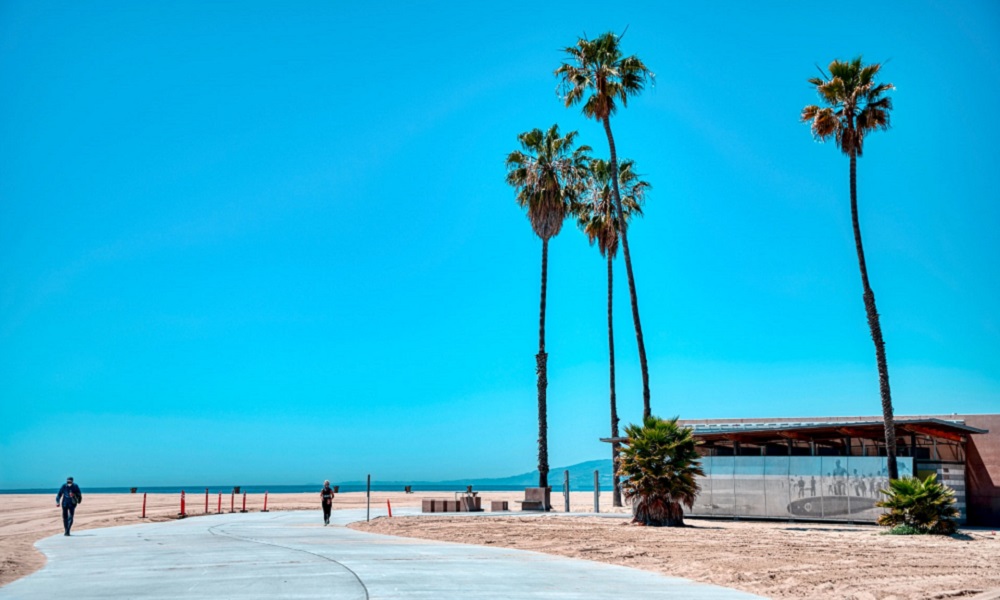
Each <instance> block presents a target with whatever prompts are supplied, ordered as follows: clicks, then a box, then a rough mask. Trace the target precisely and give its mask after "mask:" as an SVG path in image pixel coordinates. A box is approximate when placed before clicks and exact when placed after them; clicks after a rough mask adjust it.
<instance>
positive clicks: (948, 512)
mask: <svg viewBox="0 0 1000 600" xmlns="http://www.w3.org/2000/svg"><path fill="white" fill-rule="evenodd" d="M882 493H883V494H884V495H885V496H886V498H885V500H881V501H879V502H878V503H876V506H881V507H882V508H887V509H889V512H887V513H885V514H883V515H881V516H880V517H879V518H878V524H879V525H883V526H887V527H892V528H893V529H892V530H890V533H897V532H896V529H897V528H898V527H899V526H906V527H909V528H911V529H913V530H915V531H916V532H918V533H937V534H942V535H949V534H952V533H955V528H956V526H957V524H956V522H955V519H956V518H957V517H958V509H957V508H955V492H954V491H952V490H951V489H950V488H948V487H947V486H945V485H944V484H941V483H938V482H937V481H936V476H935V475H928V476H927V478H926V479H919V478H917V477H904V478H902V479H894V480H892V481H890V482H889V489H888V490H882ZM898 533H900V534H903V533H904V531H899V532H898Z"/></svg>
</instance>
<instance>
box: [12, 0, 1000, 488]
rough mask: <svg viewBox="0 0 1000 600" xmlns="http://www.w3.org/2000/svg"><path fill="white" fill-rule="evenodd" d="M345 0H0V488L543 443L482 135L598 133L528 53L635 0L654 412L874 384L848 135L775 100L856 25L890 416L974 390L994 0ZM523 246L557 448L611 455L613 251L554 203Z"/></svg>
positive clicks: (629, 114) (993, 126) (986, 229)
mask: <svg viewBox="0 0 1000 600" xmlns="http://www.w3.org/2000/svg"><path fill="white" fill-rule="evenodd" d="M337 4H340V3H330V2H316V3H310V2H295V3H265V2H260V3H255V2H174V3H135V2H65V3H61V2H21V1H11V0H4V1H0V87H2V89H3V90H4V92H3V94H0V488H16V487H34V486H47V485H56V484H58V483H59V481H60V479H62V478H63V477H65V476H66V474H67V473H72V474H74V475H75V476H76V477H77V480H78V481H79V482H80V483H81V484H84V485H90V486H103V485H108V486H113V485H144V486H145V485H174V484H189V485H190V484H195V485H216V484H240V483H242V484H244V485H246V484H251V483H275V484H277V483H303V482H309V481H322V480H323V479H325V478H329V479H331V480H337V481H349V480H358V479H363V478H364V475H365V474H366V473H369V472H370V473H372V475H373V477H374V478H376V479H382V480H388V479H397V480H420V479H450V478H461V477H477V476H502V475H508V474H512V473H517V472H523V471H528V470H530V469H532V468H534V466H535V464H536V444H535V438H536V435H537V430H536V424H535V418H536V396H535V375H534V354H535V352H536V349H537V319H538V294H539V269H540V249H541V243H540V241H539V240H538V239H537V238H535V237H534V234H533V233H532V231H531V228H530V226H529V224H528V222H527V220H526V219H525V217H524V215H523V213H522V212H521V211H520V209H519V208H518V207H517V206H516V204H515V202H514V193H513V191H512V190H511V189H510V188H509V187H508V186H506V184H505V183H504V166H503V161H504V157H505V156H506V154H507V153H508V152H509V151H511V150H513V149H515V148H516V146H517V142H516V136H517V134H518V133H520V132H522V131H525V130H528V129H531V128H534V127H548V126H550V125H551V124H553V123H559V124H560V126H561V128H562V129H563V130H572V129H575V130H578V131H579V132H580V137H581V140H582V141H583V142H585V143H588V144H590V145H591V146H593V147H594V149H595V154H596V155H598V156H604V155H605V154H606V152H607V145H606V139H605V138H604V136H603V131H602V128H601V127H600V126H599V125H598V124H596V123H594V122H592V121H587V120H585V119H584V118H583V117H582V116H581V115H580V113H579V110H578V109H575V108H574V109H566V108H564V107H563V106H562V103H561V102H560V100H559V99H558V97H557V96H556V93H555V88H556V80H555V78H554V77H553V75H552V71H553V70H554V69H555V68H556V67H558V66H559V64H560V61H561V60H562V54H561V51H560V48H562V47H564V46H568V45H571V44H572V43H574V42H575V40H576V39H577V37H578V36H581V35H584V34H588V35H591V36H594V35H598V34H600V33H602V32H604V31H607V30H613V31H619V32H620V31H624V30H625V28H626V27H628V31H627V33H626V35H625V38H624V40H623V45H624V48H625V50H626V51H627V52H632V53H636V54H639V55H640V56H641V57H642V58H643V59H644V60H645V61H646V63H647V64H648V65H649V67H650V68H651V69H652V70H653V71H654V72H655V73H656V84H655V86H654V87H652V88H650V89H649V90H647V91H646V93H644V94H643V95H642V96H640V97H638V98H636V99H634V100H633V101H632V102H630V104H629V107H628V109H627V110H625V111H622V112H620V113H619V114H618V115H617V116H616V117H615V118H614V120H613V123H612V126H613V128H614V131H615V134H616V141H617V143H618V150H619V155H620V156H624V157H630V158H633V159H635V161H636V163H637V167H638V170H639V171H640V172H641V173H643V174H644V175H645V177H646V179H647V180H648V181H649V182H650V183H652V185H653V190H652V191H651V193H650V194H649V197H648V202H647V206H646V210H645V218H644V219H642V220H641V221H639V222H637V223H636V224H635V225H634V226H633V228H632V230H631V233H630V242H631V246H632V252H633V259H634V267H635V272H636V279H637V285H638V291H639V303H640V310H641V314H642V320H643V328H644V331H645V336H646V347H647V351H648V354H649V365H650V371H651V374H650V379H651V388H652V406H653V411H654V413H657V414H660V415H663V416H672V415H676V414H679V415H681V416H682V417H684V418H699V417H705V418H708V417H751V416H755V417H756V416H822V415H855V414H878V412H879V397H878V385H877V374H876V370H875V362H874V352H873V348H872V344H871V340H870V338H869V335H868V328H867V324H866V321H865V315H864V308H863V305H862V302H861V285H860V278H859V275H858V270H857V260H856V256H855V254H854V247H853V238H852V233H851V227H850V212H849V196H848V164H847V159H846V158H845V157H844V156H843V155H842V154H840V152H839V151H838V150H837V149H836V148H835V147H834V146H833V145H832V144H819V143H816V142H814V141H813V140H812V139H811V138H810V134H809V130H808V127H807V126H806V125H803V124H801V123H799V122H798V115H799V111H800V110H801V108H802V107H803V106H804V105H806V104H812V103H814V102H816V96H815V94H814V92H813V91H812V90H811V89H810V87H809V85H808V84H807V83H806V79H807V78H809V77H812V76H814V75H816V74H817V71H816V65H820V66H825V65H827V64H828V63H829V62H830V61H831V60H833V59H835V58H842V59H847V58H851V57H853V56H856V55H858V54H863V55H864V57H865V60H866V61H880V62H885V63H886V65H885V68H884V70H883V74H884V77H883V79H884V80H885V81H890V82H892V83H894V84H895V85H896V86H897V90H896V91H895V92H894V93H893V99H894V103H895V107H896V108H895V111H894V112H893V128H892V129H891V130H890V131H889V132H887V133H876V134H874V135H873V136H872V137H871V138H869V140H868V141H867V143H866V146H865V156H864V157H863V158H862V159H861V160H860V161H859V167H858V172H859V175H858V177H859V182H858V188H859V201H860V212H861V220H862V223H861V224H862V231H863V235H864V241H865V244H866V247H865V249H866V253H867V259H868V267H869V271H870V276H871V280H872V285H873V288H874V290H875V293H876V298H877V301H878V306H879V310H880V312H881V315H882V327H883V331H884V334H885V339H886V346H887V353H888V359H889V369H890V378H891V383H892V389H893V401H894V403H895V407H896V412H897V414H918V413H950V412H957V413H963V412H967V413H981V412H998V411H1000V352H998V351H997V349H998V348H1000V321H998V316H997V315H998V313H1000V310H998V309H1000V282H998V278H997V266H996V265H997V263H998V259H1000V242H998V238H997V235H996V229H997V226H998V225H1000V202H998V201H997V200H998V199H1000V198H998V192H997V191H996V190H997V188H996V183H995V176H996V172H997V167H998V164H1000V161H998V158H1000V151H998V146H997V144H996V140H997V139H1000V121H997V120H996V119H993V118H991V117H990V116H989V115H990V111H991V110H992V109H990V107H991V106H993V105H994V104H995V99H996V98H997V97H998V96H1000V90H998V86H1000V83H998V82H1000V5H998V4H997V3H995V2H987V1H982V2H962V3H949V2H907V3H902V2H888V3H884V2H875V3H871V2H865V3H854V4H852V5H848V8H849V10H846V11H844V12H845V14H848V15H851V14H857V15H858V16H857V18H853V19H851V21H850V22H849V23H848V22H846V21H838V20H837V14H836V12H834V11H830V9H829V7H828V6H825V5H819V4H814V5H803V4H801V3H779V2H769V3H745V2H731V3H730V2H715V3H709V4H706V3H680V2H652V3H643V2H634V3H629V5H628V6H627V7H618V8H616V9H615V11H613V13H612V14H610V15H606V14H605V13H607V12H608V11H606V10H603V9H601V8H600V7H601V6H602V5H601V4H600V3H587V2H575V3H551V4H549V3H521V4H510V3H505V4H493V5H486V4H479V3H472V4H468V3H443V2H439V3H402V2H401V3H356V4H358V6H338V5H337ZM361 4H364V5H365V6H360V5H361ZM549 259H550V263H549V266H550V269H549V277H550V279H549V304H548V306H549V313H548V328H547V334H548V335H547V347H548V351H549V403H550V404H549V422H550V436H549V440H550V448H549V451H550V457H551V463H552V465H553V466H558V465H564V464H570V463H574V462H578V461H582V460H589V459H593V458H599V457H604V456H605V454H606V453H607V447H606V445H604V444H601V443H600V442H598V441H597V440H598V438H599V437H601V436H605V435H607V434H608V432H609V427H610V426H609V424H608V408H607V383H606V377H607V375H606V372H607V349H606V343H607V335H606V330H605V310H606V306H605V300H606V296H605V294H606V290H605V284H606V282H605V278H604V277H605V273H604V269H603V262H602V259H601V258H600V256H599V255H598V253H597V252H596V250H594V249H593V248H591V247H589V246H588V245H587V243H586V240H585V238H584V236H583V235H582V234H581V233H580V232H579V231H577V230H576V229H575V228H574V227H572V226H571V225H570V224H567V227H565V228H564V230H563V232H562V233H561V234H560V235H559V236H558V237H557V238H555V239H554V240H553V242H552V243H551V244H550V257H549ZM618 268H619V271H618V283H619V284H621V285H620V286H619V287H618V289H617V290H616V294H617V296H616V302H617V307H616V308H617V310H616V319H617V321H616V327H617V330H616V334H617V335H616V345H617V349H618V372H619V377H618V381H619V385H618V394H619V402H620V412H621V416H622V418H623V421H625V422H631V421H634V420H636V419H638V418H639V417H640V416H641V383H640V380H639V371H638V360H637V356H636V350H635V339H634V335H633V332H632V325H631V317H630V312H629V309H628V301H627V298H628V297H627V289H626V287H625V285H624V284H625V278H624V269H623V268H621V265H620V264H619V265H618Z"/></svg>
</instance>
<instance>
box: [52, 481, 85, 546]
mask: <svg viewBox="0 0 1000 600" xmlns="http://www.w3.org/2000/svg"><path fill="white" fill-rule="evenodd" d="M60 500H61V502H60ZM81 502H83V494H82V493H80V486H78V485H76V484H75V483H73V478H72V477H67V478H66V483H65V484H63V486H62V487H61V488H59V493H58V494H56V506H62V515H63V529H65V530H66V533H64V534H63V535H69V530H70V528H71V527H73V513H75V512H76V505H77V504H79V503H81Z"/></svg>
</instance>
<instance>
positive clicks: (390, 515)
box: [385, 498, 392, 518]
mask: <svg viewBox="0 0 1000 600" xmlns="http://www.w3.org/2000/svg"><path fill="white" fill-rule="evenodd" d="M385 505H386V506H387V507H389V517H390V518H392V504H390V503H389V499H388V498H387V499H386V501H385Z"/></svg>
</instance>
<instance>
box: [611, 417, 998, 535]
mask: <svg viewBox="0 0 1000 600" xmlns="http://www.w3.org/2000/svg"><path fill="white" fill-rule="evenodd" d="M681 423H682V424H683V425H686V426H689V427H691V428H692V429H693V430H694V434H695V437H697V438H698V439H699V440H700V441H701V442H702V445H701V446H700V451H701V453H702V454H703V456H704V459H703V464H702V467H703V469H704V470H705V477H703V478H700V480H699V483H700V485H701V493H700V494H699V495H698V499H697V501H696V502H695V505H694V508H693V510H692V511H691V512H690V514H691V515H692V516H706V517H735V518H740V517H745V518H774V519H803V520H833V521H854V522H873V521H875V520H876V519H877V518H878V515H879V514H880V513H881V512H882V509H880V508H877V507H876V506H875V502H876V501H878V500H879V493H878V490H880V489H883V488H884V487H885V486H886V484H887V479H888V478H887V468H886V458H885V455H886V452H885V429H884V427H883V421H882V417H881V416H873V417H822V418H800V419H794V418H777V419H774V418H771V419H691V420H683V421H681ZM895 424H896V438H897V449H898V450H897V462H898V465H899V474H900V475H901V476H904V475H916V476H918V477H926V476H927V475H929V474H932V473H933V474H936V475H937V478H938V480H939V481H941V482H943V483H944V484H946V485H948V486H949V487H951V488H952V489H953V490H954V491H955V497H956V500H957V504H958V508H959V511H960V513H961V522H962V523H965V524H968V525H981V526H997V525H1000V414H989V415H955V414H953V415H946V416H943V415H934V416H897V417H896V419H895ZM607 441H610V440H607Z"/></svg>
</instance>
